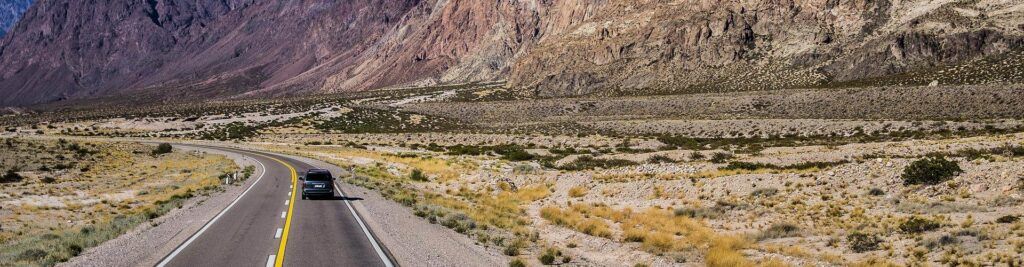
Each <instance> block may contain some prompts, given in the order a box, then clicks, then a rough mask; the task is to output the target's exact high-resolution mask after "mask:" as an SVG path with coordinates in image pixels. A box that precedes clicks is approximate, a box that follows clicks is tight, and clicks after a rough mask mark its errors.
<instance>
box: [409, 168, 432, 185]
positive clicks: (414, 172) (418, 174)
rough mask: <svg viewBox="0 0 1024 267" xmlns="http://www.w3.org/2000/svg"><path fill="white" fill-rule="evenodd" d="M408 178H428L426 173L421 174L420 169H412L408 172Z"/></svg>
mask: <svg viewBox="0 0 1024 267" xmlns="http://www.w3.org/2000/svg"><path fill="white" fill-rule="evenodd" d="M409 179H412V180H413V181H420V182H426V181H428V180H430V179H428V178H427V176H426V175H424V174H423V171H421V170H420V169H413V170H412V173H409Z"/></svg>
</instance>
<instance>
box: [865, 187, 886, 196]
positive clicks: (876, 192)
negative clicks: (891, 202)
mask: <svg viewBox="0 0 1024 267" xmlns="http://www.w3.org/2000/svg"><path fill="white" fill-rule="evenodd" d="M868 195H872V196H884V195H885V191H882V189H878V188H871V190H868Z"/></svg>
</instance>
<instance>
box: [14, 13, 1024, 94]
mask: <svg viewBox="0 0 1024 267" xmlns="http://www.w3.org/2000/svg"><path fill="white" fill-rule="evenodd" d="M13 32H14V33H16V34H12V35H8V37H7V38H5V39H3V40H2V41H0V66H4V67H3V68H0V94H2V95H4V96H5V97H4V98H3V99H0V105H25V104H31V103H40V102H50V101H55V100H61V99H75V98H87V97H96V96H103V95H110V94H132V95H140V96H142V97H139V98H145V99H166V98H190V97H191V98H198V97H202V98H209V97H228V96H235V95H252V96H262V95H279V94H286V93H296V92H344V91H359V90H367V89H373V88H381V87H395V86H410V85H431V84H445V83H464V82H478V81H499V80H506V81H507V82H508V85H507V86H509V87H510V88H513V89H516V90H520V91H521V92H522V93H524V94H532V95H539V96H566V95H580V94H594V93H596V94H601V93H607V92H610V91H620V92H634V93H643V92H649V91H656V90H676V91H683V92H687V91H701V92H704V91H732V90H766V89H778V88H799V87H812V86H819V85H823V84H828V83H832V82H845V81H856V80H861V79H865V78H872V77H881V76H886V75H891V74H897V73H903V72H906V71H911V70H916V69H921V68H928V67H932V66H939V65H946V64H955V63H958V62H965V61H969V60H973V59H977V58H981V57H986V56H991V55H999V54H1002V53H1005V52H1007V51H1013V50H1019V49H1021V47H1024V37H1022V36H1024V4H1022V3H1019V1H1008V0H979V1H976V3H962V1H951V0H850V1H846V0H731V1H726V0H560V1H548V0H521V1H473V0H356V1H340V0H335V1H287V2H279V1H246V0H232V1H227V0H223V1H214V0H204V1H184V0H156V1H148V2H147V1H106V2H104V3H86V1H68V0H41V1H39V3H37V4H36V5H34V6H33V7H32V8H31V9H30V10H29V11H28V12H27V13H26V15H25V19H24V23H22V24H20V25H19V26H18V27H17V28H16V29H14V31H13ZM11 36H16V37H11Z"/></svg>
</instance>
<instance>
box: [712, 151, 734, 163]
mask: <svg viewBox="0 0 1024 267" xmlns="http://www.w3.org/2000/svg"><path fill="white" fill-rule="evenodd" d="M732 158H733V155H732V154H731V153H725V152H715V154H712V155H711V162H712V163H725V162H726V161H729V160H730V159H732Z"/></svg>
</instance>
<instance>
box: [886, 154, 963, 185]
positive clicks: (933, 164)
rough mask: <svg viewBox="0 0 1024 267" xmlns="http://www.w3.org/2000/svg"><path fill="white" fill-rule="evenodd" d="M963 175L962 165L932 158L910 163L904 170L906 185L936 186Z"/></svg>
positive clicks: (903, 176) (904, 182)
mask: <svg viewBox="0 0 1024 267" xmlns="http://www.w3.org/2000/svg"><path fill="white" fill-rule="evenodd" d="M960 173H963V169H960V165H959V164H957V163H956V162H952V161H949V160H946V159H945V158H939V157H931V158H925V159H921V160H918V161H914V162H913V163H910V166H907V168H905V169H903V175H902V176H901V177H902V178H903V184H904V185H918V184H925V185H935V184H939V183H942V182H945V181H948V180H950V179H953V177H955V176H957V175H959V174H960Z"/></svg>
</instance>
